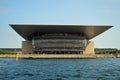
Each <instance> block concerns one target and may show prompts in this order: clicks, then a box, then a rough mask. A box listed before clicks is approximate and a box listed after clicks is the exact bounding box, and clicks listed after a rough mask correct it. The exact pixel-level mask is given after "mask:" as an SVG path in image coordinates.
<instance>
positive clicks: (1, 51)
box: [0, 50, 17, 54]
mask: <svg viewBox="0 0 120 80" xmlns="http://www.w3.org/2000/svg"><path fill="white" fill-rule="evenodd" d="M0 54H17V52H13V51H7V50H0Z"/></svg>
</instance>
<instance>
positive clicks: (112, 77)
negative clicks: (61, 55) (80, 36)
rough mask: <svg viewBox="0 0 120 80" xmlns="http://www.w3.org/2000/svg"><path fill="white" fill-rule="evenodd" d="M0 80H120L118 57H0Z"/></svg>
mask: <svg viewBox="0 0 120 80" xmlns="http://www.w3.org/2000/svg"><path fill="white" fill-rule="evenodd" d="M0 80H120V59H119V58H101V59H19V61H15V58H0Z"/></svg>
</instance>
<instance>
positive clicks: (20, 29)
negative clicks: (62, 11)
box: [10, 24, 112, 40]
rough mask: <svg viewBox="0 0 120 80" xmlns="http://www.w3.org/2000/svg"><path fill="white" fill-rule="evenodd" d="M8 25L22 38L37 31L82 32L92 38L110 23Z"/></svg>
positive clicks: (107, 27) (46, 32)
mask: <svg viewBox="0 0 120 80" xmlns="http://www.w3.org/2000/svg"><path fill="white" fill-rule="evenodd" d="M10 26H11V27H12V28H13V29H14V30H15V31H16V32H17V33H18V34H19V35H21V36H22V37H23V38H24V39H26V40H29V39H28V38H29V37H30V36H31V35H33V34H35V33H37V32H39V33H41V34H48V33H50V34H52V33H70V34H84V36H86V38H87V39H88V40H89V39H92V38H94V37H95V36H97V35H99V34H101V33H103V32H104V31H106V30H108V29H109V28H111V27H112V26H111V25H35V24H10Z"/></svg>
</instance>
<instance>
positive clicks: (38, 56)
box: [0, 53, 120, 58]
mask: <svg viewBox="0 0 120 80" xmlns="http://www.w3.org/2000/svg"><path fill="white" fill-rule="evenodd" d="M15 57H16V55H11V54H4V55H3V54H1V55H0V58H15ZM18 57H19V58H116V57H117V58H120V55H118V56H115V55H104V54H99V55H98V54H96V55H82V54H21V53H20V54H18Z"/></svg>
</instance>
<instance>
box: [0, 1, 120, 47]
mask: <svg viewBox="0 0 120 80" xmlns="http://www.w3.org/2000/svg"><path fill="white" fill-rule="evenodd" d="M9 24H79V25H113V26H114V27H113V28H111V29H109V30H108V31H106V32H104V33H102V34H100V35H99V36H97V37H95V38H93V39H92V40H94V42H95V47H97V48H119V49H120V36H119V35H120V0H0V48H16V47H17V48H19V47H21V41H22V40H24V39H23V38H22V37H20V36H19V35H18V34H17V33H16V32H15V31H14V30H13V29H12V28H11V27H10V26H9Z"/></svg>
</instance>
